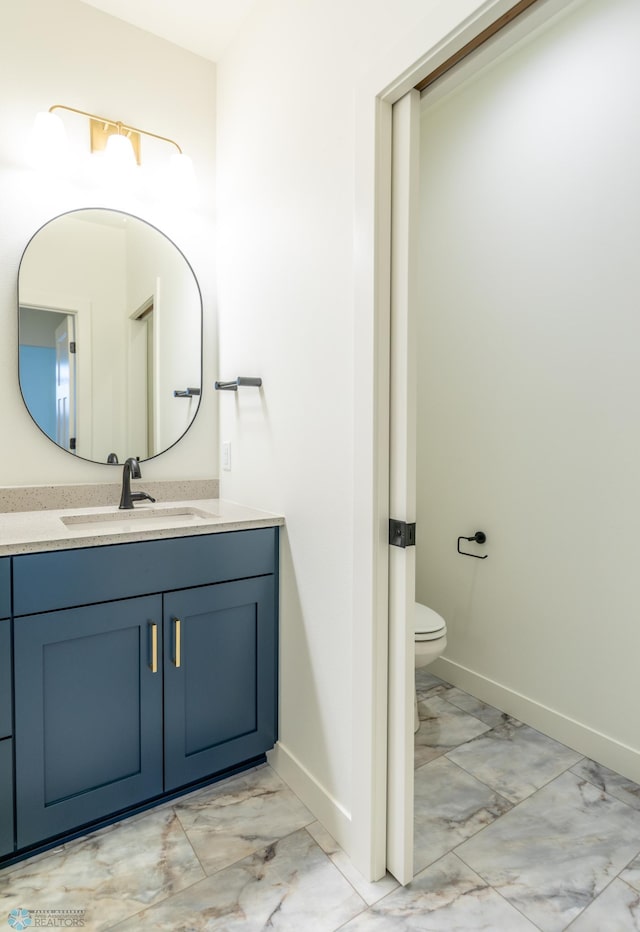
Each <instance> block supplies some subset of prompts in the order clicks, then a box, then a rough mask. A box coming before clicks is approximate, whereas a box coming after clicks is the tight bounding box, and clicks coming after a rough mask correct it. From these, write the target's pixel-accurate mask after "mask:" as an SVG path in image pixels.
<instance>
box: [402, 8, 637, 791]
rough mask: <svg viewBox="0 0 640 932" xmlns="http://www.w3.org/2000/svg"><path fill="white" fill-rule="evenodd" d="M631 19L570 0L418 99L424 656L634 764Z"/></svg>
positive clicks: (558, 730)
mask: <svg viewBox="0 0 640 932" xmlns="http://www.w3.org/2000/svg"><path fill="white" fill-rule="evenodd" d="M638 34H640V7H639V6H638V3H637V2H636V0H585V2H580V3H575V4H573V5H572V8H571V11H570V12H567V13H566V14H564V15H562V16H561V17H559V18H557V19H556V20H555V21H554V22H553V24H552V25H551V26H549V27H548V28H545V29H543V30H541V31H540V32H539V34H536V35H535V36H534V37H532V38H531V40H530V41H526V42H524V43H523V44H521V45H520V47H518V48H517V49H516V50H514V51H512V52H510V53H508V54H505V55H503V57H502V58H500V59H499V60H498V61H496V62H495V63H494V64H491V65H487V66H486V67H485V68H484V69H483V70H482V71H481V72H476V73H472V76H471V77H470V78H469V80H467V81H465V82H464V83H463V84H461V85H459V86H457V87H456V88H455V89H454V90H452V91H451V92H449V93H447V94H446V95H445V96H443V95H442V92H437V93H436V94H435V102H434V103H432V104H430V105H429V104H427V106H426V107H425V110H424V113H423V123H422V147H421V151H422V159H423V175H422V191H421V204H422V232H421V272H422V302H421V315H420V322H421V331H420V344H419V360H420V369H419V379H420V405H419V423H420V429H419V462H418V476H419V477H420V482H419V500H418V522H419V524H418V527H419V533H418V547H417V560H418V584H417V594H418V597H419V599H420V600H421V601H424V602H426V603H427V604H430V605H432V606H433V607H434V608H435V609H437V610H438V611H439V612H441V613H442V614H443V615H444V617H445V618H446V620H447V624H448V632H449V635H448V640H449V643H448V647H447V650H446V658H447V661H448V662H446V663H442V662H441V663H440V664H439V665H438V667H437V669H436V672H440V673H442V675H444V676H445V677H448V678H449V679H451V680H452V681H453V682H456V683H458V684H459V685H463V686H464V687H465V688H469V689H470V690H472V691H475V692H476V694H478V692H479V693H480V695H481V696H482V697H483V698H486V699H488V700H489V701H494V702H495V703H496V704H498V705H500V706H501V707H502V708H505V709H506V710H507V711H509V712H511V713H512V714H515V715H517V716H519V717H522V718H524V719H525V720H527V721H530V722H531V723H532V724H535V725H538V726H539V727H542V728H544V729H545V730H547V731H548V732H550V733H552V734H555V735H556V736H557V737H559V738H560V739H561V740H564V741H566V742H567V743H568V744H572V745H573V746H575V747H577V748H578V749H580V750H582V751H583V752H584V753H587V754H591V755H592V756H595V757H598V758H599V759H600V760H602V761H603V762H604V763H608V764H609V766H611V767H614V768H615V769H619V770H622V772H626V773H627V775H629V776H631V777H633V778H634V779H635V780H638V779H640V741H639V737H638V726H637V706H638V675H637V664H638V657H639V656H640V627H639V626H638V587H637V575H638V569H637V568H638V563H639V561H640V537H639V536H638V533H637V524H638V520H637V519H638V510H639V507H640V492H639V488H640V486H639V484H638V462H639V460H640V432H639V430H638V410H639V405H640V316H639V315H638V300H639V298H640V264H639V263H638V246H639V240H638V217H639V216H640V188H639V186H638V165H639V164H640V126H639V124H638V121H637V120H634V119H632V118H630V115H631V114H633V113H635V112H636V111H637V106H638V92H637V89H638V87H640V59H639V58H638V54H637V36H638ZM427 101H428V98H427ZM476 529H482V530H484V531H486V533H487V535H488V542H487V545H486V547H484V548H477V547H476V548H474V549H475V550H476V552H478V553H481V552H486V553H488V554H489V557H488V559H487V560H486V561H482V562H480V561H478V560H473V559H465V558H462V557H459V556H457V555H456V552H455V544H456V537H457V536H458V535H460V534H466V535H470V534H473V532H474V531H475V530H476Z"/></svg>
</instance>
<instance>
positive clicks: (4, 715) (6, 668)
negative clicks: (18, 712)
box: [0, 620, 13, 739]
mask: <svg viewBox="0 0 640 932" xmlns="http://www.w3.org/2000/svg"><path fill="white" fill-rule="evenodd" d="M12 695H13V690H12V686H11V622H10V621H8V620H5V621H0V739H2V738H7V737H9V736H10V735H12V734H13V711H12V709H13V701H12Z"/></svg>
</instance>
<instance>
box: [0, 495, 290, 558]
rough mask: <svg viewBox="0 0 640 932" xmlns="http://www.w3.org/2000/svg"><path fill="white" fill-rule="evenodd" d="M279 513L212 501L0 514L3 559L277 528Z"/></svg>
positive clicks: (0, 546) (280, 520) (235, 503)
mask: <svg viewBox="0 0 640 932" xmlns="http://www.w3.org/2000/svg"><path fill="white" fill-rule="evenodd" d="M283 524H284V518H283V517H282V516H281V515H273V514H270V513H268V512H266V511H257V510H256V509H255V508H247V507H246V506H245V505H239V504H238V503H237V502H228V501H225V500H224V499H219V498H212V499H201V500H195V501H194V500H191V499H189V500H186V501H177V502H156V503H155V504H152V503H150V502H143V503H139V504H136V506H135V508H134V509H132V510H131V511H120V510H119V509H118V507H117V505H116V506H114V505H106V506H104V507H95V508H63V509H47V510H42V511H18V512H11V513H2V514H0V556H10V555H13V554H20V553H39V552H42V551H45V550H68V549H72V548H75V547H99V546H103V545H106V544H123V543H128V542H130V541H137V540H159V539H161V538H165V537H188V536H192V535H196V534H218V533H222V532H224V531H241V530H248V529H250V528H261V527H277V526H279V525H283Z"/></svg>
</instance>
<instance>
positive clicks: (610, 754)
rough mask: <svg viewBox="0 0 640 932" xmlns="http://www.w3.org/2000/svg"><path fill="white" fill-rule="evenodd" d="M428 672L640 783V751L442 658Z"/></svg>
mask: <svg viewBox="0 0 640 932" xmlns="http://www.w3.org/2000/svg"><path fill="white" fill-rule="evenodd" d="M429 671H430V672H432V673H434V674H435V676H440V677H442V679H443V680H446V681H447V682H448V683H452V684H453V685H454V686H458V687H459V688H460V689H464V690H465V692H468V693H471V695H472V696H475V697H476V698H477V699H481V700H482V701H483V702H488V703H489V704H490V705H493V706H495V707H496V708H498V709H501V710H502V711H503V712H506V713H507V714H508V715H511V716H513V718H517V719H518V720H519V721H521V722H524V723H525V724H527V725H531V726H532V728H536V729H537V730H538V731H541V732H543V733H544V734H545V735H549V737H551V738H555V740H556V741H560V742H561V743H562V744H566V745H567V747H570V748H573V749H574V750H575V751H578V752H579V753H580V754H584V755H585V757H590V758H591V759H592V760H595V761H598V763H600V764H604V766H605V767H609V768H610V769H611V770H615V771H616V773H620V774H622V775H623V776H624V777H627V779H629V780H633V781H634V782H635V783H640V751H638V750H635V749H634V748H632V747H629V746H628V745H626V744H622V743H621V742H619V741H616V740H615V739H614V738H610V737H609V736H607V735H605V734H602V733H601V732H599V731H595V730H594V729H593V728H590V727H589V726H588V725H585V724H583V723H582V722H577V721H575V719H572V718H569V717H568V716H566V715H563V714H562V713H561V712H557V711H556V710H554V709H550V708H548V707H547V706H545V705H542V704H541V703H539V702H536V701H534V700H533V699H529V698H528V697H527V696H523V695H522V694H521V693H518V692H515V691H514V690H512V689H508V688H507V687H506V686H502V685H501V684H500V683H496V682H495V681H494V680H491V679H489V678H488V677H486V676H482V675H481V674H479V673H474V671H473V670H469V669H468V668H467V667H463V666H462V665H461V664H458V663H454V661H452V660H447V659H446V658H444V657H440V658H439V659H438V660H436V661H434V662H433V664H431V665H430V666H429Z"/></svg>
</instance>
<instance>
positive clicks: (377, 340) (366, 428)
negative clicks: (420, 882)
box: [349, 0, 573, 883]
mask: <svg viewBox="0 0 640 932" xmlns="http://www.w3.org/2000/svg"><path fill="white" fill-rule="evenodd" d="M572 2H573V0H539V2H538V3H536V4H534V5H533V6H532V7H530V8H529V9H527V10H526V12H524V13H523V14H522V19H524V18H525V17H526V18H527V20H528V21H529V28H530V29H533V28H535V27H536V26H537V25H538V24H540V23H542V22H544V21H545V20H546V19H548V18H549V17H551V16H552V15H555V14H556V13H558V12H560V11H561V10H562V9H563V8H565V7H568V6H569V5H570V4H571V3H572ZM517 5H518V4H516V3H514V0H485V2H483V3H478V2H477V0H454V2H451V3H450V4H446V5H445V4H440V5H439V6H438V7H437V8H436V9H435V10H432V11H431V13H430V14H429V16H427V17H425V18H423V19H422V20H421V21H420V22H419V23H417V24H416V25H415V27H414V29H413V30H412V32H411V34H410V35H408V36H407V37H406V39H405V41H404V42H403V43H402V44H400V45H399V46H398V47H396V48H395V49H394V50H393V51H392V52H391V53H390V54H389V55H388V57H387V58H386V59H383V60H381V61H380V62H379V63H378V65H377V66H376V68H375V71H374V72H372V73H370V74H369V75H367V76H366V77H365V79H363V81H362V82H361V83H360V85H359V86H358V88H357V91H356V111H355V116H356V140H355V145H356V169H357V170H356V178H355V229H354V252H355V260H354V264H355V305H354V370H355V384H354V406H355V419H354V467H355V475H354V526H355V527H356V528H358V529H359V533H358V534H357V535H356V536H355V539H354V552H353V568H354V593H353V595H354V604H353V618H354V629H353V643H354V645H357V650H354V662H353V722H354V727H353V757H352V773H353V802H352V811H351V835H350V838H349V841H350V844H349V854H350V857H351V859H352V861H353V862H354V864H355V866H356V867H357V868H358V869H359V870H360V872H361V873H362V874H363V875H364V876H365V877H368V878H369V879H371V880H376V879H379V878H381V877H382V876H384V873H385V870H386V867H387V813H388V790H389V783H388V770H387V768H388V765H389V764H390V765H391V766H392V767H393V766H397V767H399V768H400V769H399V770H398V772H397V774H396V775H395V777H396V778H397V779H398V780H399V781H401V782H402V781H403V782H404V786H405V787H406V786H407V785H408V783H407V780H406V774H405V773H404V769H403V768H404V767H405V766H406V764H405V762H404V761H394V760H392V759H391V757H390V754H389V741H388V734H389V728H391V729H392V730H393V729H394V728H398V729H402V728H403V727H404V725H403V722H402V721H401V720H400V719H398V720H397V721H396V720H395V719H394V721H391V720H390V714H393V715H394V716H396V715H405V716H406V710H405V711H404V712H397V710H398V708H399V705H398V703H396V704H395V711H394V710H391V712H390V709H389V695H390V687H391V691H393V690H394V689H395V690H398V688H399V687H398V683H397V679H398V676H399V675H400V673H399V670H400V668H401V667H402V670H403V671H404V666H402V664H406V660H402V661H401V663H400V665H396V666H397V669H393V668H391V669H390V668H389V641H390V636H393V637H394V638H396V639H397V638H398V637H402V633H400V634H399V633H398V631H397V630H395V629H394V630H393V631H392V630H391V628H390V612H389V543H388V527H389V518H390V517H391V514H390V486H389V483H390V454H391V437H390V411H391V408H390V395H391V367H390V354H391V291H392V273H391V265H392V263H391V257H392V249H391V216H392V184H393V177H394V170H395V171H396V172H397V171H398V170H400V167H399V166H398V164H397V161H396V164H395V165H394V162H393V158H392V142H393V124H392V108H393V106H394V104H396V103H397V102H398V101H399V100H401V99H402V98H403V97H404V96H405V95H407V94H409V93H410V92H411V91H413V90H414V89H415V87H416V85H418V84H419V83H420V82H421V81H423V80H424V79H425V78H426V77H427V76H428V75H429V74H430V73H431V72H433V71H434V70H435V69H436V68H438V67H440V66H441V65H442V64H443V63H444V62H446V61H447V60H448V59H449V58H451V57H452V56H454V55H455V54H456V53H458V52H460V50H461V49H463V48H464V47H465V46H466V45H467V44H469V43H471V42H473V41H474V40H476V39H477V37H478V36H480V35H481V34H482V33H483V32H484V31H485V30H487V29H488V28H489V27H490V26H491V25H492V24H493V23H495V21H496V20H498V19H499V18H500V17H502V16H505V14H508V13H509V11H510V10H512V9H513V8H514V7H515V6H517ZM425 49H427V51H426V52H425ZM418 120H419V116H418ZM394 517H402V516H395V515H394ZM396 614H397V613H396ZM405 634H406V632H405ZM392 818H393V816H392ZM400 879H401V880H402V882H404V883H406V882H407V879H406V878H400Z"/></svg>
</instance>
